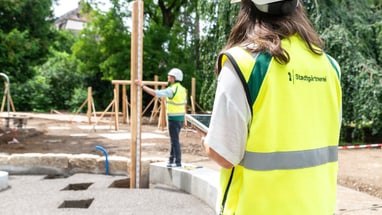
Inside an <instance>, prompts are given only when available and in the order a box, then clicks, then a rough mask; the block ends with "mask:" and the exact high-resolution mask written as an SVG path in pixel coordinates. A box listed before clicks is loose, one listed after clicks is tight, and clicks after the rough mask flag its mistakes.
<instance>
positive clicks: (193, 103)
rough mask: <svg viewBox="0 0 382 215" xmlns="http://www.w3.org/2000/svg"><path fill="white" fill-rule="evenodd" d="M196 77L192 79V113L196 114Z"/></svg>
mask: <svg viewBox="0 0 382 215" xmlns="http://www.w3.org/2000/svg"><path fill="white" fill-rule="evenodd" d="M195 86H196V84H195V78H192V79H191V113H192V114H195V98H196V97H195Z"/></svg>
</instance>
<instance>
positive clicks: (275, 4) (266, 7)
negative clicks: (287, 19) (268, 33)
mask: <svg viewBox="0 0 382 215" xmlns="http://www.w3.org/2000/svg"><path fill="white" fill-rule="evenodd" d="M251 1H252V2H253V4H255V6H256V8H257V9H258V10H259V11H261V12H263V13H267V14H271V15H276V16H283V15H288V14H290V13H291V12H293V11H294V10H295V9H296V7H297V4H298V0H251ZM237 2H241V0H231V3H237Z"/></svg>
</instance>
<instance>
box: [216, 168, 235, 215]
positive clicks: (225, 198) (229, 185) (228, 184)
mask: <svg viewBox="0 0 382 215" xmlns="http://www.w3.org/2000/svg"><path fill="white" fill-rule="evenodd" d="M234 171H235V167H233V168H232V171H231V175H230V176H229V180H228V183H227V187H226V189H225V191H224V196H223V200H222V204H221V205H220V212H219V215H222V214H223V212H224V206H225V202H226V201H227V196H228V192H229V188H230V187H231V182H232V178H233V172H234Z"/></svg>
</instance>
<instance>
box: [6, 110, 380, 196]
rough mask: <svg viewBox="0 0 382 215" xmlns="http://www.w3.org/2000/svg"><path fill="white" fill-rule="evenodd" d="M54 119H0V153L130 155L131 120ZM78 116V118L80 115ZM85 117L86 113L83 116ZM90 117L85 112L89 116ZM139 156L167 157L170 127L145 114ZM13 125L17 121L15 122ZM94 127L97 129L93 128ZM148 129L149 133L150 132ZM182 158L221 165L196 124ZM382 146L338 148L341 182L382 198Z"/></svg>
mask: <svg viewBox="0 0 382 215" xmlns="http://www.w3.org/2000/svg"><path fill="white" fill-rule="evenodd" d="M48 118H50V119H47V118H46V117H40V116H39V115H33V116H29V119H28V121H27V125H26V126H24V127H23V128H18V129H17V128H12V124H11V126H10V127H11V128H12V129H10V130H7V129H5V123H4V121H2V122H1V124H0V125H2V126H1V128H2V131H1V132H2V134H0V135H1V136H0V153H8V154H12V153H69V154H82V153H85V154H96V155H103V154H102V153H101V152H100V151H99V150H97V149H95V146H97V145H99V146H102V147H103V148H105V149H106V150H107V152H108V154H109V155H119V156H126V157H130V139H129V138H128V137H130V125H129V124H123V123H119V124H118V125H119V129H118V131H116V129H115V127H114V121H113V120H112V119H106V118H103V120H102V122H98V123H97V126H96V127H94V126H93V124H94V122H93V124H90V125H89V123H88V121H87V120H78V117H77V116H73V115H72V116H68V115H66V116H63V115H59V114H56V115H55V114H50V117H48ZM76 119H77V120H76ZM82 119H84V118H82ZM85 119H86V118H85ZM142 121H143V125H142V145H141V146H142V147H141V157H142V158H144V157H156V158H163V159H167V158H168V155H169V148H170V144H169V139H168V134H167V130H166V129H164V130H161V129H160V128H158V125H157V123H156V122H149V120H148V119H146V118H145V119H143V120H142ZM13 127H14V126H13ZM93 128H96V129H93ZM148 133H150V135H148V136H147V134H148ZM180 140H181V144H182V160H183V162H186V163H194V164H196V165H202V166H206V167H210V168H217V166H216V164H214V163H213V162H212V161H210V160H209V159H208V158H207V157H206V156H205V154H204V152H203V151H202V148H201V146H200V137H199V136H198V135H197V134H196V133H195V132H194V130H193V129H192V128H187V129H184V130H183V131H182V132H181V136H180ZM381 181H382V150H381V148H370V149H342V150H340V151H339V175H338V183H339V184H341V185H343V186H345V187H349V188H351V189H355V190H358V191H361V192H365V193H368V194H370V195H372V196H375V197H378V198H381V199H382V183H381Z"/></svg>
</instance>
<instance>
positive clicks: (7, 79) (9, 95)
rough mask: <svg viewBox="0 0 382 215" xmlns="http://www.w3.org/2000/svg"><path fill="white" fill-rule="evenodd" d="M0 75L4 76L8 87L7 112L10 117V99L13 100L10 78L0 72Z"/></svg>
mask: <svg viewBox="0 0 382 215" xmlns="http://www.w3.org/2000/svg"><path fill="white" fill-rule="evenodd" d="M0 75H1V76H3V77H4V78H5V80H6V81H7V86H6V88H7V89H6V90H7V111H8V117H9V99H10V98H11V94H10V88H9V78H8V76H7V75H6V74H4V73H2V72H0Z"/></svg>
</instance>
